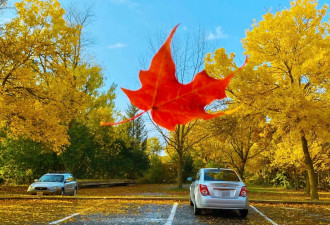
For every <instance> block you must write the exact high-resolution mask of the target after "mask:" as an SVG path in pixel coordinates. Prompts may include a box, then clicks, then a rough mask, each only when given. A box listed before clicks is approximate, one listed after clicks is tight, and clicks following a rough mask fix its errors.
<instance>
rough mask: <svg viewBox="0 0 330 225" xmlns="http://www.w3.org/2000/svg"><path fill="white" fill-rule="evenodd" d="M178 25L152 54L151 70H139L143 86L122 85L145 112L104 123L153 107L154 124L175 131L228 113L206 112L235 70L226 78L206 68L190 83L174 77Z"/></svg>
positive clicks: (223, 91) (224, 95)
mask: <svg viewBox="0 0 330 225" xmlns="http://www.w3.org/2000/svg"><path fill="white" fill-rule="evenodd" d="M177 27H178V25H177V26H175V27H174V29H173V30H172V32H171V33H170V35H169V37H168V38H167V40H166V41H165V43H164V44H163V46H162V47H161V48H160V49H159V51H158V52H157V53H156V55H155V56H154V57H153V59H152V61H151V65H150V68H149V70H147V71H142V70H141V71H140V74H139V78H140V81H141V84H142V87H141V88H140V89H139V90H136V91H131V90H128V89H125V88H122V90H123V91H124V92H125V94H126V95H127V96H128V98H129V99H130V101H131V103H132V104H133V105H135V106H136V107H138V108H139V109H141V110H144V111H143V112H142V113H140V114H138V115H136V116H135V117H133V118H130V119H127V120H125V121H122V122H119V123H101V125H103V126H106V125H117V124H120V123H123V122H126V121H129V120H132V119H135V118H136V117H138V116H140V115H142V114H143V113H145V112H147V111H149V110H150V111H151V116H152V119H153V120H154V122H155V123H157V124H158V125H160V126H162V127H164V128H166V129H168V130H170V131H173V130H174V129H175V126H176V125H177V124H186V123H188V122H189V121H191V120H194V119H204V120H207V119H212V118H214V117H217V116H219V115H223V114H225V113H224V112H218V113H212V114H210V113H207V112H205V110H204V108H205V106H206V105H209V104H210V103H211V102H212V101H214V100H216V99H223V98H225V97H226V93H225V89H226V87H227V86H228V84H229V81H230V79H231V77H232V76H233V75H234V73H232V74H230V75H229V76H227V77H226V78H224V79H215V78H212V77H209V76H208V75H207V73H206V71H205V70H203V71H201V72H199V73H197V74H196V76H195V77H194V79H193V81H191V82H190V83H188V84H181V83H179V82H178V80H177V78H176V77H175V64H174V62H173V59H172V55H171V41H172V37H173V35H174V32H175V31H176V29H177ZM246 61H247V60H246ZM246 61H245V63H244V64H243V66H244V65H245V64H246ZM243 66H242V67H243ZM242 67H240V68H239V70H240V69H241V68H242ZM237 71H238V70H237ZM237 71H236V72H237Z"/></svg>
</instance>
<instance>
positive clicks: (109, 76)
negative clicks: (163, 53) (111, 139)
mask: <svg viewBox="0 0 330 225" xmlns="http://www.w3.org/2000/svg"><path fill="white" fill-rule="evenodd" d="M13 1H14V0H11V3H10V4H12V2H13ZM59 1H60V3H61V5H62V6H63V7H64V8H65V7H68V6H69V5H70V4H74V5H75V6H76V7H78V8H81V9H82V8H84V7H86V6H91V13H92V14H93V21H92V22H91V23H90V24H89V25H88V26H87V27H86V32H87V35H88V36H89V37H91V38H92V39H93V40H94V44H93V45H91V46H90V47H89V48H88V49H87V50H88V53H89V54H90V55H91V56H92V57H93V58H94V61H95V62H97V63H98V64H99V65H101V67H102V68H103V69H104V76H105V78H106V80H105V85H104V86H103V87H102V90H104V91H106V90H108V89H109V87H110V85H111V84H112V83H115V84H117V85H118V88H117V90H116V94H117V98H116V101H115V102H116V107H117V109H118V110H120V111H123V112H124V111H125V109H126V108H127V105H128V104H129V100H128V98H127V97H126V95H125V94H124V93H123V92H122V91H121V89H120V87H124V88H126V89H131V90H137V89H139V88H140V86H141V84H140V81H139V78H138V74H139V70H140V69H142V68H141V63H140V59H141V57H142V56H143V55H145V53H146V52H147V48H148V35H150V34H153V33H154V32H159V31H160V30H165V31H168V33H169V32H170V30H171V29H172V28H173V27H174V26H175V25H177V24H180V26H179V28H178V29H177V31H176V34H179V33H180V32H183V31H187V30H188V31H192V32H193V31H194V30H197V29H198V28H201V29H202V30H204V31H205V34H206V39H207V40H209V41H213V42H214V43H216V45H215V49H214V51H215V50H216V49H217V48H225V49H226V52H227V53H231V52H234V53H235V54H236V60H237V61H238V64H239V62H243V61H244V59H245V56H244V55H243V52H244V49H243V48H242V42H241V40H242V38H244V37H245V32H246V30H247V29H250V28H251V25H252V24H253V20H254V19H255V20H256V21H261V20H262V16H263V15H264V14H266V13H267V12H272V13H274V12H276V11H280V10H282V9H285V8H289V7H290V1H289V0H94V1H93V0H59ZM328 1H329V0H319V5H323V4H324V3H325V2H328ZM6 16H8V15H6V14H5V15H2V18H1V21H5V20H6V19H7V18H6ZM159 47H160V46H159ZM151 58H152V56H150V58H149V59H146V60H147V62H148V63H149V64H150V62H151ZM147 67H149V65H148V66H147ZM143 69H145V68H143Z"/></svg>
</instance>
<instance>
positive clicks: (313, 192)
mask: <svg viewBox="0 0 330 225" xmlns="http://www.w3.org/2000/svg"><path fill="white" fill-rule="evenodd" d="M301 143H302V148H303V151H304V161H305V166H306V170H307V174H308V180H309V186H310V196H311V200H318V199H319V195H318V193H317V182H316V174H315V172H314V167H313V162H312V159H311V156H310V154H309V151H308V144H307V139H306V137H305V135H302V136H301Z"/></svg>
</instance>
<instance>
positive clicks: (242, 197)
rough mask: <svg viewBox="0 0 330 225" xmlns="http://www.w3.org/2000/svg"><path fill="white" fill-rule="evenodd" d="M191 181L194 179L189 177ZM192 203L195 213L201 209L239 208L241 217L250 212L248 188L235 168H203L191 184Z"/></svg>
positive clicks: (199, 212) (198, 212)
mask: <svg viewBox="0 0 330 225" xmlns="http://www.w3.org/2000/svg"><path fill="white" fill-rule="evenodd" d="M188 180H189V181H192V180H193V179H192V178H191V177H188ZM190 205H191V206H194V214H195V215H200V214H201V209H203V208H207V209H238V210H239V212H240V216H241V217H246V216H247V214H248V208H249V200H248V196H247V188H246V186H245V185H244V183H243V181H242V179H241V178H240V177H239V176H238V175H237V174H236V172H235V171H234V170H231V169H224V168H203V169H200V170H199V171H198V173H197V176H196V180H195V181H194V182H193V183H192V184H191V185H190Z"/></svg>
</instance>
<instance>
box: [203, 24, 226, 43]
mask: <svg viewBox="0 0 330 225" xmlns="http://www.w3.org/2000/svg"><path fill="white" fill-rule="evenodd" d="M227 37H228V35H226V34H224V33H223V32H222V30H221V27H220V26H218V27H217V28H215V33H213V32H210V33H209V35H208V36H207V37H206V39H207V40H215V39H222V38H227Z"/></svg>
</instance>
